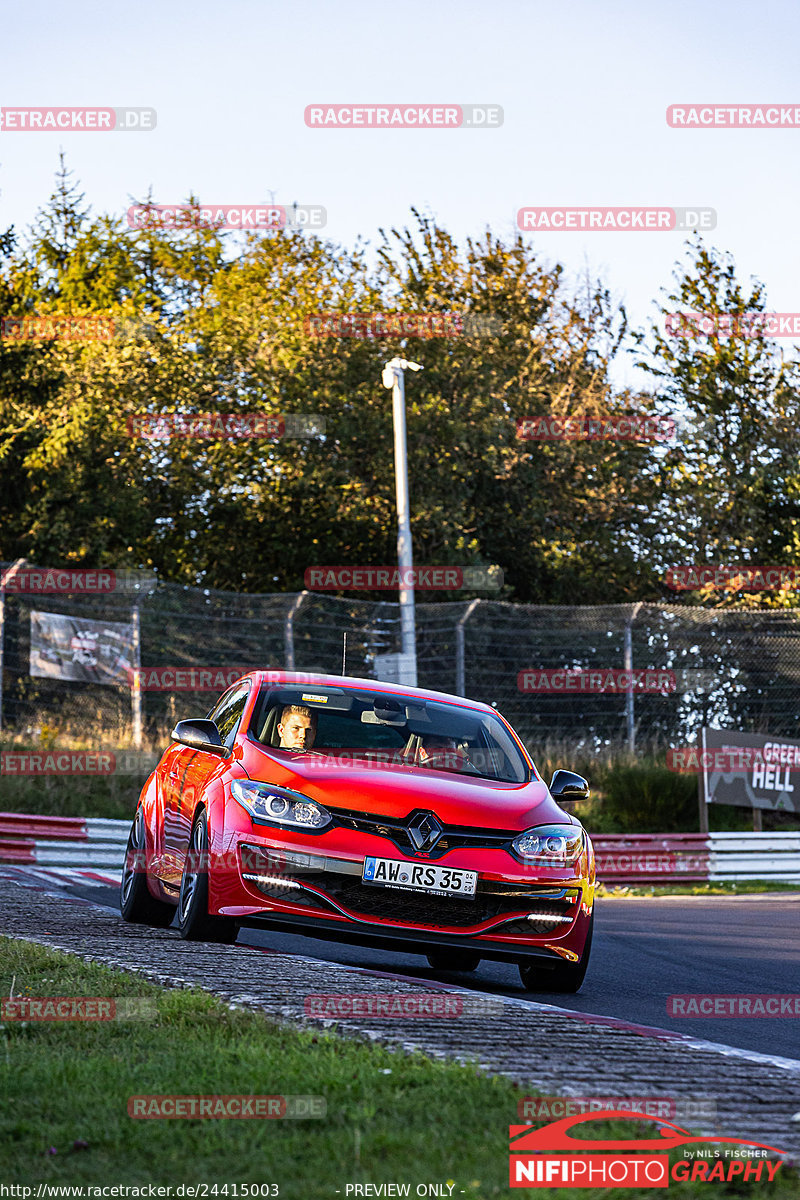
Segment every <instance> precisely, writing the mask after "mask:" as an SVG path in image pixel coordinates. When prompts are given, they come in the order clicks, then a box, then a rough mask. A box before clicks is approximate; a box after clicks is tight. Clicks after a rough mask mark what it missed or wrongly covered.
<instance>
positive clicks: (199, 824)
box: [178, 811, 239, 945]
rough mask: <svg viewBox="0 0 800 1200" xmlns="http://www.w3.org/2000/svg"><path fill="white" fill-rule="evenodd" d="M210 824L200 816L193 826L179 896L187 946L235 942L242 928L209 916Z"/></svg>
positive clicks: (223, 918)
mask: <svg viewBox="0 0 800 1200" xmlns="http://www.w3.org/2000/svg"><path fill="white" fill-rule="evenodd" d="M208 870H209V863H208V821H207V820H206V814H205V812H202V811H201V812H200V814H199V815H198V817H197V819H196V820H195V823H194V825H193V826H192V836H191V838H190V839H189V852H188V854H187V855H186V862H185V863H184V865H183V877H182V878H181V890H180V895H179V896H178V929H179V930H180V935H181V937H182V938H183V939H184V940H185V941H187V942H220V943H223V944H225V945H231V943H233V942H235V941H236V938H237V936H238V933H239V926H238V925H237V924H236V922H235V921H233V920H231V918H230V917H212V916H210V915H209V912H208Z"/></svg>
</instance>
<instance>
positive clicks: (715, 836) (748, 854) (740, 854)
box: [708, 833, 800, 883]
mask: <svg viewBox="0 0 800 1200" xmlns="http://www.w3.org/2000/svg"><path fill="white" fill-rule="evenodd" d="M708 848H709V851H710V859H709V872H708V878H709V879H710V880H712V881H715V882H716V881H725V880H727V879H730V880H732V881H733V880H738V879H741V880H746V879H774V880H776V881H777V882H779V883H800V833H712V834H711V835H710V836H709V839H708Z"/></svg>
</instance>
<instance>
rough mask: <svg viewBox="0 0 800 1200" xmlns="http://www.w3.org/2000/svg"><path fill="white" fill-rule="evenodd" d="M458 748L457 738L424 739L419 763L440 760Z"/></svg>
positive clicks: (420, 749)
mask: <svg viewBox="0 0 800 1200" xmlns="http://www.w3.org/2000/svg"><path fill="white" fill-rule="evenodd" d="M457 748H458V743H457V742H456V739H455V738H445V737H428V738H424V739H423V741H422V745H421V746H420V748H419V761H420V762H421V763H424V762H427V761H428V759H430V758H439V757H441V755H443V754H447V753H449V752H451V751H453V750H456V749H457Z"/></svg>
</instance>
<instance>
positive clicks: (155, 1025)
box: [0, 938, 798, 1200]
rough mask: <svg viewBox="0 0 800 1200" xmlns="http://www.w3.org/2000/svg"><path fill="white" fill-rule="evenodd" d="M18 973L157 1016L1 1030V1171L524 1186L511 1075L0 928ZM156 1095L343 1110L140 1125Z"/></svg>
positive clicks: (0, 978)
mask: <svg viewBox="0 0 800 1200" xmlns="http://www.w3.org/2000/svg"><path fill="white" fill-rule="evenodd" d="M12 979H13V980H14V981H15V982H14V994H15V995H29V996H40V997H41V996H104V997H115V998H120V997H142V998H147V997H150V998H151V999H154V1000H155V1001H156V1004H157V1017H156V1018H155V1019H154V1020H153V1019H151V1020H150V1021H149V1022H144V1021H141V1020H138V1021H128V1022H122V1021H112V1022H103V1023H98V1022H91V1023H89V1022H82V1023H67V1022H51V1023H46V1022H30V1023H28V1024H17V1023H15V1022H6V1023H5V1024H4V1025H2V1026H0V1094H2V1095H3V1096H4V1098H5V1100H6V1103H5V1105H4V1106H3V1107H2V1109H0V1182H13V1183H17V1184H26V1185H36V1184H38V1183H40V1182H42V1183H50V1184H56V1185H58V1184H73V1185H84V1186H86V1185H89V1184H94V1185H107V1184H110V1185H114V1184H120V1183H124V1184H136V1185H146V1184H160V1185H172V1186H173V1187H175V1186H176V1185H180V1184H203V1183H204V1184H207V1185H209V1186H213V1185H219V1186H223V1185H225V1184H228V1185H231V1184H232V1183H238V1184H239V1185H241V1184H243V1183H247V1184H253V1183H256V1184H273V1183H274V1184H276V1185H277V1186H278V1189H279V1190H278V1192H277V1193H275V1194H278V1195H279V1196H280V1197H281V1198H282V1200H315V1198H317V1197H319V1198H322V1197H325V1198H327V1200H335V1197H336V1195H337V1191H338V1194H339V1195H340V1196H341V1197H342V1198H343V1200H344V1197H345V1195H346V1192H345V1189H346V1185H347V1184H358V1183H361V1184H365V1183H373V1184H375V1183H381V1182H398V1183H408V1184H410V1193H409V1194H410V1195H412V1196H413V1195H414V1194H416V1186H417V1185H418V1184H421V1183H428V1184H430V1183H438V1184H439V1185H446V1184H448V1183H452V1184H453V1185H454V1186H453V1189H452V1196H453V1197H455V1198H456V1200H460V1197H461V1196H462V1195H466V1196H468V1197H475V1198H484V1197H494V1196H502V1195H508V1194H509V1193H508V1165H507V1164H508V1158H507V1146H508V1143H507V1135H508V1126H509V1124H516V1123H518V1121H519V1118H518V1117H517V1115H516V1113H517V1101H518V1099H519V1097H520V1095H521V1092H520V1090H519V1089H518V1088H516V1087H515V1086H514V1085H513V1084H512V1083H511V1082H509V1081H508V1080H506V1079H502V1078H497V1077H491V1076H486V1075H483V1074H481V1073H479V1072H478V1071H477V1070H476V1069H473V1068H469V1067H463V1066H458V1065H456V1064H454V1063H448V1062H434V1061H431V1060H430V1059H428V1058H425V1057H424V1056H422V1055H420V1054H402V1053H396V1052H390V1051H388V1050H386V1049H384V1048H382V1047H380V1046H377V1045H369V1044H364V1043H361V1042H357V1041H354V1040H350V1039H344V1038H339V1037H337V1036H335V1035H333V1034H322V1033H312V1032H309V1031H293V1030H287V1029H285V1028H282V1027H278V1026H276V1025H273V1024H270V1023H269V1022H268V1021H267V1020H265V1019H264V1018H263V1017H262V1016H260V1015H258V1014H252V1013H245V1012H234V1011H231V1010H229V1009H228V1008H226V1007H225V1006H224V1005H223V1004H222V1003H221V1002H219V1001H217V1000H215V999H214V998H213V997H211V996H209V995H207V994H206V993H204V992H200V991H198V990H186V991H163V990H161V989H158V988H155V987H153V986H151V985H149V984H147V983H146V982H144V981H143V980H139V979H137V978H136V976H133V975H129V974H124V973H121V972H115V971H112V970H110V969H108V968H106V967H101V966H96V965H92V964H87V963H84V962H83V961H82V960H80V959H78V958H76V957H74V956H72V955H67V954H62V953H61V952H58V951H51V950H49V949H47V948H46V947H40V946H34V945H30V944H28V943H25V942H20V941H15V940H13V939H9V938H0V995H3V996H6V997H7V996H9V994H10V989H11V985H12ZM143 1094H159V1095H164V1094H172V1095H176V1094H180V1095H201V1094H210V1095H235V1094H244V1095H281V1094H284V1095H304V1096H308V1095H315V1096H322V1097H324V1099H325V1101H326V1108H327V1111H326V1115H325V1117H324V1118H322V1119H315V1120H261V1121H257V1120H187V1119H183V1120H133V1119H131V1118H130V1117H129V1116H128V1115H127V1101H128V1098H129V1097H130V1096H134V1095H143ZM645 1130H646V1132H645ZM598 1132H599V1130H598ZM603 1132H604V1133H605V1136H609V1135H611V1136H615V1137H620V1136H621V1137H631V1136H636V1135H637V1132H638V1133H639V1134H640V1135H641V1134H644V1136H647V1137H652V1136H653V1135H654V1127H653V1126H652V1125H648V1126H646V1127H644V1128H643V1127H642V1126H641V1125H637V1124H636V1123H634V1122H630V1123H628V1122H626V1123H624V1124H622V1123H616V1124H614V1125H613V1126H606V1127H605V1130H604V1131H603ZM737 1187H740V1188H741V1191H739V1190H736V1189H737ZM671 1189H672V1190H671V1193H670V1194H671V1195H675V1196H677V1197H679V1200H690V1198H692V1200H694V1198H695V1197H696V1198H697V1200H700V1198H701V1197H704V1198H705V1200H710V1198H711V1197H714V1196H716V1195H722V1194H724V1195H725V1197H726V1198H727V1197H734V1196H739V1195H741V1196H742V1197H744V1196H748V1197H752V1195H753V1194H754V1193H753V1188H752V1184H747V1185H745V1184H738V1185H730V1186H728V1187H727V1188H725V1189H717V1188H716V1187H715V1186H713V1185H705V1184H701V1183H699V1182H698V1183H695V1184H691V1183H688V1184H672V1185H671ZM514 1192H515V1194H517V1195H521V1196H537V1197H539V1198H540V1200H556V1198H558V1200H578V1198H579V1197H582V1198H583V1200H591V1198H592V1197H595V1196H599V1195H602V1196H603V1197H604V1200H622V1197H623V1196H624V1197H625V1198H626V1200H631V1198H633V1197H636V1196H637V1195H640V1194H641V1195H645V1194H646V1195H652V1190H648V1191H647V1192H644V1191H642V1192H639V1191H637V1190H631V1189H625V1191H624V1192H623V1191H620V1190H618V1189H615V1188H612V1189H604V1190H602V1191H601V1192H596V1191H594V1190H592V1191H587V1190H586V1189H580V1190H579V1191H578V1190H574V1189H571V1188H559V1189H557V1190H555V1189H542V1188H537V1189H535V1191H534V1190H531V1189H527V1188H525V1189H515V1190H514ZM209 1194H210V1195H211V1194H212V1193H209ZM217 1194H225V1193H217ZM239 1194H240V1195H241V1192H240V1193H239ZM350 1194H351V1195H353V1193H352V1192H351V1193H350ZM363 1194H364V1193H362V1195H363ZM367 1194H370V1193H367ZM371 1194H373V1195H375V1194H377V1193H375V1192H372V1193H371ZM439 1194H440V1195H444V1196H447V1195H448V1194H449V1193H448V1192H447V1191H446V1190H445V1191H444V1192H440V1193H439ZM758 1194H759V1196H762V1195H764V1196H768V1197H769V1198H770V1200H788V1197H790V1196H793V1197H796V1196H797V1195H798V1179H797V1176H796V1174H793V1173H791V1172H789V1171H787V1169H786V1168H785V1167H782V1168H781V1170H780V1171H779V1172H778V1176H777V1178H776V1179H775V1181H774V1183H773V1184H771V1185H768V1184H764V1183H762V1184H759V1185H758ZM227 1195H229V1196H230V1195H232V1193H231V1192H230V1191H229V1192H228V1193H227Z"/></svg>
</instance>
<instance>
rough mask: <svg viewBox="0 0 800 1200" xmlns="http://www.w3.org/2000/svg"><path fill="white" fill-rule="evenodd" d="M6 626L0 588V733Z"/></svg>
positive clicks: (3, 599) (4, 602)
mask: <svg viewBox="0 0 800 1200" xmlns="http://www.w3.org/2000/svg"><path fill="white" fill-rule="evenodd" d="M5 626H6V589H5V588H3V587H0V731H2V728H3V665H4V664H3V650H4V646H5Z"/></svg>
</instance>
